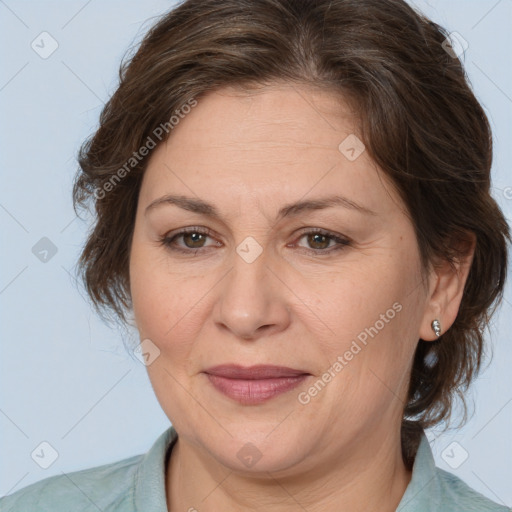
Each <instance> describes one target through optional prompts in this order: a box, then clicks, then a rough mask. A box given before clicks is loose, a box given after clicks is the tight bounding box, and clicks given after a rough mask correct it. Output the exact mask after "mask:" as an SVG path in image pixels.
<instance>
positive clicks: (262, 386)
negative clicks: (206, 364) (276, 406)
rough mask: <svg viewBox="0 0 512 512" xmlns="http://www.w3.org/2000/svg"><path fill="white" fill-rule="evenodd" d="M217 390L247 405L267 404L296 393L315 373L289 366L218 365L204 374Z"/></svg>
mask: <svg viewBox="0 0 512 512" xmlns="http://www.w3.org/2000/svg"><path fill="white" fill-rule="evenodd" d="M204 373H205V374H206V376H207V377H208V380H209V381H210V383H211V384H212V385H213V387H214V388H215V389H216V390H217V391H219V392H221V393H222V394H223V395H225V396H227V397H229V398H231V399H233V400H235V401H237V402H239V403H242V404H245V405H255V404H259V403H263V402H266V401H267V400H270V399H271V398H274V397H276V396H278V395H281V394H282V393H286V392H287V391H290V390H292V389H293V388H295V387H297V386H298V385H299V384H301V383H302V382H303V381H304V380H305V379H306V378H307V377H309V376H310V375H311V374H309V373H307V372H305V371H304V370H297V369H294V368H288V367H286V366H271V365H256V366H250V367H243V366H240V365H231V364H227V365H220V366H214V367H212V368H209V369H207V370H205V371H204Z"/></svg>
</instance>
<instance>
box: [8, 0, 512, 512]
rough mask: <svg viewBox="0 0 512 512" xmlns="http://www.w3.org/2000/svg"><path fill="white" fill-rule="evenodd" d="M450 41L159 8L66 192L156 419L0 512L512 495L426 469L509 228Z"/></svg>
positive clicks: (485, 506) (400, 504)
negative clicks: (159, 426) (85, 212)
mask: <svg viewBox="0 0 512 512" xmlns="http://www.w3.org/2000/svg"><path fill="white" fill-rule="evenodd" d="M447 41H448V43H449V42H450V41H449V40H448V39H447V34H446V33H445V32H444V30H443V29H441V28H440V27H439V26H437V25H436V24H434V23H433V22H431V21H429V20H428V19H425V18H424V17H422V16H421V15H419V14H417V13H416V12H415V11H413V10H412V9H411V8H410V7H409V6H408V5H407V4H405V3H404V2H402V1H400V0H386V1H383V0H359V1H357V2H355V1H349V0H335V1H326V0H325V1H324V0H318V1H316V2H306V1H300V0H254V1H252V2H240V0H206V1H205V0H188V1H185V2H184V3H182V4H181V5H180V6H179V7H177V8H176V9H175V10H173V11H171V12H170V13H169V14H167V15H166V16H164V17H163V18H161V20H159V22H158V23H157V24H156V25H155V26H154V27H153V28H152V29H151V30H150V32H149V33H148V34H147V36H146V37H145V39H144V41H143V42H142V45H141V47H140V49H139V50H138V52H137V53H136V55H135V56H134V57H133V59H132V60H131V61H130V62H129V63H128V64H127V65H126V66H124V67H123V70H122V74H121V83H120V85H119V88H118V89H117V91H116V92H115V94H114V95H113V96H112V98H111V100H110V101H109V102H108V104H107V105H106V107H105V109H104V111H103V113H102V116H101V119H100V127H99V129H98V131H97V132H96V133H95V134H94V136H93V137H92V138H91V140H90V141H89V142H88V143H87V144H85V145H84V146H83V148H82V151H81V155H80V166H81V170H80V173H79V174H78V176H77V179H76V182H75V188H74V200H75V205H76V206H77V207H78V206H82V205H85V204H86V203H87V202H88V201H93V202H94V205H95V208H96V212H97V219H96V223H95V226H94V230H93V231H92V232H91V234H90V236H89V238H88V240H87V243H86V245H85V247H84V250H83V253H82V256H81V259H80V263H81V265H82V269H83V277H84V278H85V283H86V285H87V287H88V291H89V293H90V295H91V297H92V299H93V301H94V304H95V305H96V306H97V308H98V310H99V311H100V312H101V311H102V310H103V308H110V309H111V310H113V311H114V312H116V313H117V314H118V315H119V317H120V318H121V319H122V320H126V319H127V318H128V317H131V316H132V315H133V318H134V320H135V322H136V325H137V328H138V330H139V333H140V339H141V344H140V347H139V348H138V351H139V355H140V357H141V358H142V360H143V361H144V363H145V364H146V365H147V369H148V374H149V377H150V380H151V383H152V386H153V388H154V391H155V393H156V396H157V398H158V400H159V402H160V404H161V406H162V408H163V410H164V411H165V413H166V414H167V416H168V417H169V420H170V421H171V423H172V425H173V426H172V427H171V428H170V429H169V430H168V431H166V432H164V433H163V434H162V436H161V437H160V438H159V439H158V440H157V441H156V443H155V444H154V446H153V447H152V448H151V450H150V451H149V452H148V453H147V454H146V455H144V456H142V455H141V456H135V457H131V458H129V459H125V460H123V461H119V462H115V463H113V464H110V465H107V466H101V467H97V468H91V469H88V470H85V471H79V472H75V473H71V474H69V475H63V476H56V477H51V478H49V479H46V480H44V481H42V482H38V483H36V484H33V485H31V486H29V487H26V488H25V489H22V490H20V491H18V492H16V493H14V494H13V495H11V496H8V497H6V498H4V499H3V500H2V502H1V504H2V507H5V510H12V511H15V510H20V511H21V510H52V511H58V510H104V511H106V510H108V511H123V512H129V511H135V510H137V511H145V512H146V511H159V512H163V511H165V510H169V511H172V512H174V511H178V510H188V511H195V510H198V511H218V510H227V511H235V510H244V511H245V510H246V511H252V510H268V511H289V510H290V511H291V510H294V511H295V510H308V511H323V512H325V511H327V512H330V511H339V510H347V511H360V510H361V511H362V510H365V511H373V510H375V511H377V510H378V511H394V510H399V511H409V510H410V511H413V510H414V511H434V510H436V511H438V510H442V511H455V510H457V511H459V510H460V511H462V510H463V511H505V510H508V509H507V507H504V506H501V505H498V504H496V503H493V502H491V501H490V500H488V499H486V498H485V497H483V496H482V495H480V494H478V493H477V492H476V491H474V490H472V489H471V488H469V487H468V486H467V485H466V484H464V483H463V482H462V481H461V480H459V479H458V478H457V477H455V476H453V475H451V474H449V473H446V472H444V471H442V470H440V469H438V468H436V467H435V465H434V462H433V458H432V453H431V451H430V447H429V444H428V441H427V439H426V437H425V433H424V429H425V428H426V427H429V426H433V425H436V424H438V423H440V422H441V421H443V420H447V419H448V417H449V415H450V411H451V407H452V403H453V397H454V395H455V394H456V392H457V390H458V389H460V388H461V387H464V386H467V385H468V384H469V383H470V381H471V380H472V378H473V377H474V375H475V374H476V373H477V371H478V369H479V365H480V361H481V355H482V350H483V328H484V327H485V325H486V323H487V322H488V320H489V316H490V314H491V313H492V312H493V310H494V309H495V307H496V306H497V304H498V303H499V299H500V298H501V293H502V290H503V286H504V281H505V276H506V259H507V249H506V242H507V239H509V230H508V226H507V224H506V222H505V220H504V217H503V215H502V213H501V211H500V210H499V208H498V206H497V205H496V203H495V201H494V200H493V199H492V198H491V196H490V191H489V189H490V176H489V173H490V167H491V156H492V149H491V135H490V129H489V125H488V121H487V119H486V116H485V114H484V112H483V110H482V108H481V106H480V105H479V103H478V102H477V100H476V99H475V97H474V95H473V93H472V92H471V90H470V88H469V86H468V84H467V82H466V80H465V76H464V71H463V68H462V66H461V63H460V61H459V60H458V59H457V58H456V57H457V55H456V51H455V50H454V46H453V44H452V45H451V46H450V45H449V44H447ZM2 510H3V509H2Z"/></svg>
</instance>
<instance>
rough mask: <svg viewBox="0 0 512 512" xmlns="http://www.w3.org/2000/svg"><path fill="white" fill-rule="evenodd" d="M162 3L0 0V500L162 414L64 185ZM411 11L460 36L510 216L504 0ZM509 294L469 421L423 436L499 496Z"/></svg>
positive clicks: (141, 446)
mask: <svg viewBox="0 0 512 512" xmlns="http://www.w3.org/2000/svg"><path fill="white" fill-rule="evenodd" d="M171 5H172V2H166V1H159V0H150V1H144V2H142V1H133V0H132V1H126V0H124V1H122V2H121V1H120V0H118V1H114V0H109V1H99V0H92V1H89V2H87V1H66V2H64V1H60V2H57V1H53V2H51V1H41V0H39V1H21V0H18V1H15V0H5V1H4V0H0V20H1V21H0V39H1V60H2V65H1V67H0V109H1V119H2V122H1V128H0V129H1V143H0V144H1V147H0V168H1V172H2V181H1V184H2V186H1V189H0V224H1V227H2V249H3V250H2V261H1V265H0V269H1V270H0V306H1V334H2V358H1V369H0V375H1V377H0V378H1V400H0V432H1V435H0V450H1V454H0V464H1V466H0V496H1V495H4V494H8V493H11V492H13V491H15V490H17V489H19V488H21V487H24V486H26V485H28V484H30V483H32V482H35V481H37V480H40V479H42V478H45V477H47V476H51V475H53V474H59V473H61V472H69V471H73V470H77V469H83V468H86V467H91V466H95V465H99V464H103V463H107V462H113V461H115V460H118V459H121V458H124V457H128V456H131V455H134V454H138V453H142V452H145V451H146V450H147V449H148V448H149V446H150V445H151V444H152V443H153V441H154V440H155V438H156V437H157V436H158V434H160V433H161V432H162V431H163V430H164V429H165V428H167V426H168V424H169V422H168V420H167V417H166V416H165V415H164V413H163V412H162V411H161V409H160V406H159V404H158V402H157V400H156V398H155V397H154V394H153V391H152V389H151V386H150V384H149V380H148V378H147V375H146V370H145V367H144V366H143V365H142V364H140V363H139V362H138V360H136V359H135V358H132V357H130V356H129V355H128V354H127V353H126V351H125V348H124V346H123V343H122V339H123V338H124V339H128V338H127V336H128V333H125V332H122V331H119V330H116V329H111V328H108V327H107V326H105V325H104V324H103V323H102V322H101V321H100V320H99V319H98V318H97V317H96V316H95V314H94V312H93V311H92V309H91V307H90V306H89V304H88V303H87V302H86V300H85V299H84V298H83V297H82V295H83V292H80V290H79V289H78V288H77V286H76V284H75V283H74V281H73V278H72V275H73V274H72V269H73V266H74V264H75V262H76V259H77V257H78V254H79V249H80V246H81V244H82V243H83V242H84V240H85V234H86V229H87V226H86V225H85V224H84V222H82V221H80V220H77V219H75V215H74V212H73V210H72V205H71V183H72V177H73V175H74V172H75V168H76V161H75V156H76V151H77V148H78V146H79V144H80V143H81V142H82V141H83V140H84V138H85V137H86V136H88V135H89V134H90V133H91V132H92V130H93V129H94V127H95V126H96V124H97V119H98V116H99V113H100V109H101V107H102V103H103V102H104V101H105V100H106V99H107V98H108V96H109V94H110V93H111V92H112V91H113V90H114V88H115V85H116V81H117V70H118V65H119V62H120V59H121V57H122V55H123V53H124V51H125V50H126V49H127V48H128V47H129V46H130V45H131V44H133V43H136V42H138V41H139V40H140V37H141V36H142V34H143V33H144V32H145V30H147V28H148V27H149V26H150V24H151V23H152V20H149V18H151V17H154V16H156V15H158V14H160V13H162V12H164V11H166V10H168V9H169V8H170V6H171ZM416 5H417V6H418V7H420V8H421V9H423V10H424V12H426V13H427V14H428V15H429V16H431V17H432V18H433V19H434V20H435V21H436V22H438V23H440V24H441V25H444V26H446V27H447V28H448V29H449V30H450V31H457V32H459V33H461V34H462V35H463V37H464V38H465V39H466V40H467V41H468V42H469V49H468V50H467V52H466V55H465V61H466V66H467V72H468V74H469V77H470V79H471V81H472V83H473V86H474V89H475V91H476V94H477V96H478V98H479V99H480V100H481V101H482V103H483V104H484V106H485V108H486V110H487V112H488V114H489V116H490V119H491V122H492V127H493V130H494V135H495V150H496V151H495V163H494V182H493V183H494V195H495V197H496V198H497V200H498V201H499V203H500V204H501V206H502V208H503V210H504V212H505V213H506V215H507V218H508V219H509V221H510V219H511V217H512V216H511V213H512V189H507V187H511V186H512V174H511V164H512V158H511V140H512V138H511V136H512V133H511V125H512V123H511V121H512V85H511V84H512V72H511V69H512V65H511V64H512V63H511V55H512V35H511V32H512V31H511V30H510V27H511V26H512V2H511V1H510V0H501V1H496V0H491V1H484V0H480V1H468V0H463V1H451V0H450V1H430V2H427V1H418V2H416ZM42 31H47V32H49V33H50V34H51V35H52V36H53V37H54V38H55V39H56V40H57V41H58V44H59V47H58V49H57V51H56V52H55V53H54V54H53V55H51V56H50V57H49V58H48V59H46V60H43V59H42V58H40V57H39V56H38V55H37V54H36V53H35V52H34V51H33V50H32V48H31V46H30V45H31V42H32V41H33V40H34V38H35V37H36V36H38V35H39V34H40V33H41V32H42ZM42 237H48V238H49V239H50V240H51V241H52V242H53V243H54V244H55V246H56V247H57V249H58V252H57V253H56V254H55V256H54V257H53V258H51V259H50V260H49V261H48V262H47V263H42V262H41V261H39V260H38V259H37V258H36V257H35V256H34V254H33V253H32V252H31V249H32V247H33V246H34V244H36V242H38V240H40V239H41V238H42ZM506 298H507V301H506V302H505V303H504V305H503V308H502V311H501V312H500V315H499V316H498V317H496V319H495V322H494V327H493V336H492V344H493V346H494V358H493V360H492V362H491V364H490V366H489V368H488V370H486V371H485V372H484V373H482V375H481V376H480V377H479V379H478V381H477V382H476V384H475V386H474V391H473V394H472V397H473V399H472V401H473V402H474V407H475V409H476V415H475V416H474V417H473V418H472V419H471V420H470V421H469V422H468V424H467V425H466V427H465V428H463V429H462V430H460V431H459V432H458V433H457V432H455V431H452V432H448V433H444V434H441V435H438V433H436V432H429V438H430V439H431V440H432V444H433V448H434V451H435V455H436V461H437V464H438V465H439V466H440V467H441V468H444V469H447V470H451V471H452V472H454V473H455V474H457V475H458V476H460V477H461V478H463V479H464V480H465V481H466V482H468V483H469V484H470V485H471V486H472V487H474V488H476V489H477V490H479V491H480V492H482V493H483V494H485V495H486V496H488V497H490V498H492V499H494V500H495V501H498V502H502V503H506V504H508V505H511V504H512V486H511V485H510V484H511V480H512V440H511V432H512V386H511V378H510V368H511V366H512V348H511V342H510V334H509V333H510V332H511V330H512V329H511V328H512V324H511V320H510V318H511V316H512V315H511V313H512V305H511V302H512V298H511V293H510V285H509V286H508V288H507V293H506ZM132 336H133V334H132ZM470 403H471V400H470ZM454 440H456V441H457V442H458V443H460V445H461V446H462V447H463V448H464V449H465V450H466V451H467V452H468V453H469V458H468V459H467V460H466V461H465V462H464V463H463V464H462V465H461V466H460V467H459V468H458V469H456V470H455V469H451V468H450V467H449V466H448V465H447V464H446V462H445V461H444V460H443V458H442V456H441V453H442V452H443V450H444V449H445V448H446V447H447V446H448V445H449V444H450V443H451V442H452V441H454ZM41 441H48V442H49V443H50V444H51V445H52V446H54V447H55V448H56V450H57V451H58V453H59V457H58V459H57V460H56V462H55V463H54V464H53V465H52V466H51V467H50V468H48V469H46V470H43V469H41V468H40V467H39V466H37V465H36V464H35V463H34V461H33V460H32V459H31V457H30V453H31V452H32V451H33V450H34V448H35V447H36V446H37V445H39V443H40V442H41Z"/></svg>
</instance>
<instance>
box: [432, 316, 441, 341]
mask: <svg viewBox="0 0 512 512" xmlns="http://www.w3.org/2000/svg"><path fill="white" fill-rule="evenodd" d="M431 325H432V330H433V331H434V334H435V335H436V336H437V337H438V338H439V336H441V322H440V321H439V320H438V319H437V318H436V319H435V320H432V324H431Z"/></svg>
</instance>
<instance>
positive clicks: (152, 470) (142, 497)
mask: <svg viewBox="0 0 512 512" xmlns="http://www.w3.org/2000/svg"><path fill="white" fill-rule="evenodd" d="M177 439H178V434H177V432H176V430H174V427H173V426H171V427H169V428H168V429H167V430H166V431H165V432H163V433H162V434H161V435H160V437H158V439H157V440H156V441H155V443H154V444H153V446H152V447H151V448H150V450H149V451H148V452H147V453H146V454H145V455H144V456H143V458H142V462H141V464H140V466H139V469H138V471H137V474H136V476H135V490H134V503H135V510H137V511H140V512H167V499H166V495H165V486H166V482H165V470H166V468H165V466H166V455H167V453H168V451H169V450H170V449H171V446H172V445H173V444H174V443H175V442H176V440H177Z"/></svg>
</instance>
